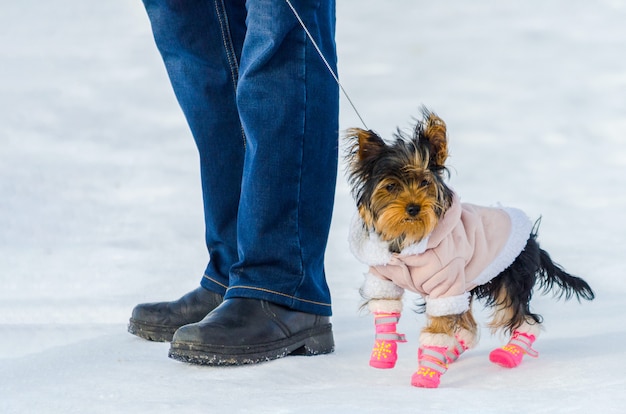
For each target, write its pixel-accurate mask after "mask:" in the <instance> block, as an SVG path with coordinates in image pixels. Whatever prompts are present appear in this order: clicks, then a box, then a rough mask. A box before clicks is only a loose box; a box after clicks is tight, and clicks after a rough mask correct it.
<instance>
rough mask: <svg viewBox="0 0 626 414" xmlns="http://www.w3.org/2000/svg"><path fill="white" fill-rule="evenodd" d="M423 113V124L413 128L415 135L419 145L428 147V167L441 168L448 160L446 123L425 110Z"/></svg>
mask: <svg viewBox="0 0 626 414" xmlns="http://www.w3.org/2000/svg"><path fill="white" fill-rule="evenodd" d="M423 113H424V122H423V123H420V124H418V126H417V127H416V128H415V135H416V137H417V138H418V140H419V143H420V144H425V145H427V146H428V152H429V154H430V167H436V168H442V167H444V166H445V162H446V160H447V159H448V138H447V132H446V131H447V130H446V123H445V122H443V119H441V118H439V117H438V116H437V115H436V114H434V113H432V112H430V111H429V110H427V109H423Z"/></svg>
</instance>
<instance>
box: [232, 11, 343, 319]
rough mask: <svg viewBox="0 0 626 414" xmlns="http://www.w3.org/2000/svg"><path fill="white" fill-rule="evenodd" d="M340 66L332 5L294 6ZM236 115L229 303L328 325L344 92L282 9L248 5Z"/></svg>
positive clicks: (292, 16) (298, 27)
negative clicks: (240, 163)
mask: <svg viewBox="0 0 626 414" xmlns="http://www.w3.org/2000/svg"><path fill="white" fill-rule="evenodd" d="M293 4H294V6H295V7H296V8H297V9H298V13H299V14H300V15H301V17H302V18H303V20H304V21H305V22H306V24H307V26H308V28H309V29H310V31H311V33H312V35H313V36H314V38H315V39H316V42H317V43H318V45H319V46H320V48H321V50H322V52H323V53H324V55H325V57H326V59H327V60H328V61H329V62H330V64H331V65H333V66H335V65H336V52H335V43H334V27H335V26H334V24H335V15H334V1H328V0H325V1H323V2H320V1H311V0H299V1H293ZM247 7H248V19H247V33H246V39H245V42H244V46H243V52H242V57H241V65H240V78H239V84H238V87H237V106H238V108H239V114H240V118H241V121H242V125H243V128H244V131H245V134H246V137H247V143H248V148H247V151H246V156H245V163H244V174H243V181H242V192H241V201H240V208H239V217H238V228H239V231H238V246H239V259H240V260H239V262H238V263H236V264H235V265H234V266H233V268H232V269H231V273H230V286H229V289H228V291H227V293H226V296H225V298H232V297H247V298H257V299H265V300H269V301H272V302H274V303H278V304H282V305H285V306H288V307H289V308H292V309H296V310H299V311H304V312H309V313H316V314H320V315H330V313H331V307H330V294H329V290H328V286H327V284H326V279H325V274H324V252H325V249H326V242H327V238H328V232H329V227H330V220H331V214H332V208H333V201H334V192H335V183H336V177H337V146H338V142H337V139H338V100H339V93H338V86H337V83H336V82H335V81H334V79H333V77H332V76H331V74H330V73H329V72H328V70H327V68H326V67H325V65H324V63H323V61H322V59H321V58H320V56H319V55H318V53H317V52H316V50H315V49H314V46H313V45H312V44H311V42H310V41H309V39H308V38H307V36H306V33H305V32H304V30H303V29H302V28H301V27H300V25H299V24H298V22H297V20H296V18H295V16H294V15H293V13H292V11H291V10H290V9H289V7H288V5H287V4H286V2H285V1H276V0H249V1H248V2H247Z"/></svg>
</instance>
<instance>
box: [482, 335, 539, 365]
mask: <svg viewBox="0 0 626 414" xmlns="http://www.w3.org/2000/svg"><path fill="white" fill-rule="evenodd" d="M533 342H535V335H532V334H528V333H523V332H519V331H515V332H513V336H512V337H511V340H510V341H509V343H508V344H506V345H504V346H503V347H502V348H498V349H494V350H493V351H491V353H490V354H489V360H490V361H491V362H493V363H495V364H498V365H500V366H502V367H505V368H515V367H516V366H518V365H519V364H521V363H522V357H523V356H524V354H528V355H530V356H531V357H533V358H537V357H538V356H539V353H538V352H537V351H535V350H534V349H532V348H531V346H532V344H533Z"/></svg>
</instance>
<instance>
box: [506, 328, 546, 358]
mask: <svg viewBox="0 0 626 414" xmlns="http://www.w3.org/2000/svg"><path fill="white" fill-rule="evenodd" d="M533 342H535V339H534V337H533V338H531V337H529V336H528V335H526V334H524V333H521V332H518V331H515V333H514V334H513V337H512V338H511V340H510V341H509V343H508V345H516V346H519V347H520V348H522V349H523V350H524V352H526V353H527V354H528V355H530V356H531V357H533V358H537V357H538V356H539V352H537V351H535V350H534V349H533V348H532V344H533Z"/></svg>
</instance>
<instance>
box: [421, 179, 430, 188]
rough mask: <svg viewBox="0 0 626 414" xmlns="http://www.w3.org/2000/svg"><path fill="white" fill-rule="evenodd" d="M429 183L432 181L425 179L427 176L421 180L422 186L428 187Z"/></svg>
mask: <svg viewBox="0 0 626 414" xmlns="http://www.w3.org/2000/svg"><path fill="white" fill-rule="evenodd" d="M429 184H430V181H428V180H427V179H425V178H424V179H423V180H422V181H421V182H420V187H428V185H429Z"/></svg>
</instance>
